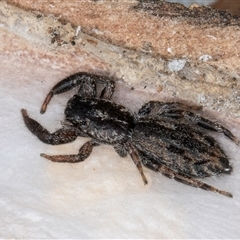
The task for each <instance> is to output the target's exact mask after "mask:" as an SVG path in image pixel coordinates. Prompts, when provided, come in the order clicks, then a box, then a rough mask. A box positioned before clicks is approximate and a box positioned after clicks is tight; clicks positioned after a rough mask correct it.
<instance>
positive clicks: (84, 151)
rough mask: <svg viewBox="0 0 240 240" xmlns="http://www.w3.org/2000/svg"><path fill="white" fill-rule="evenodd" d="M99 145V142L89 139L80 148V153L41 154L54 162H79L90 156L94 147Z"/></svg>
mask: <svg viewBox="0 0 240 240" xmlns="http://www.w3.org/2000/svg"><path fill="white" fill-rule="evenodd" d="M98 145H99V144H97V143H95V142H93V141H88V142H86V143H84V144H83V145H82V147H81V148H80V149H79V152H78V154H76V155H47V154H45V153H41V154H40V156H41V157H44V158H46V159H48V160H51V161H53V162H69V163H77V162H82V161H84V160H85V159H86V158H88V157H89V156H90V154H91V153H92V149H93V147H94V146H98Z"/></svg>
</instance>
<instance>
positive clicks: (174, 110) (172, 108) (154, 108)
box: [138, 101, 240, 145]
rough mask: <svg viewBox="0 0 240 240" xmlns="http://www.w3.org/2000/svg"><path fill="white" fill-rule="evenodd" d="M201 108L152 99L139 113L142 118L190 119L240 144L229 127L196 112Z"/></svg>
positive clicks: (189, 120)
mask: <svg viewBox="0 0 240 240" xmlns="http://www.w3.org/2000/svg"><path fill="white" fill-rule="evenodd" d="M201 109H202V107H201V106H197V105H196V106H188V105H186V104H183V103H179V102H171V103H164V102H158V101H150V102H149V103H147V104H145V105H144V106H143V107H142V108H141V109H140V110H139V113H138V115H139V117H140V118H147V119H156V120H157V119H162V118H173V119H179V120H182V121H188V122H191V123H193V124H196V125H198V126H200V127H202V128H205V129H207V130H210V131H214V132H218V133H223V134H224V135H225V136H226V137H228V138H229V139H231V140H232V141H234V142H235V143H236V144H237V145H240V142H239V140H238V139H237V137H235V136H234V135H233V134H232V133H231V132H230V131H229V130H228V129H226V128H225V127H223V126H222V125H220V124H217V123H214V122H212V121H210V120H208V119H206V118H203V117H201V116H200V115H198V114H196V113H194V111H199V110H201ZM192 111H193V112H192Z"/></svg>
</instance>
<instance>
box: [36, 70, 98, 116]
mask: <svg viewBox="0 0 240 240" xmlns="http://www.w3.org/2000/svg"><path fill="white" fill-rule="evenodd" d="M94 78H96V76H95V75H92V74H89V73H84V72H79V73H76V74H73V75H71V76H69V77H66V78H64V79H63V80H61V81H60V82H58V83H57V84H56V85H55V86H54V87H53V88H52V89H51V90H50V92H49V93H48V95H47V97H46V98H45V100H44V102H43V104H42V107H41V111H40V112H41V113H45V111H46V109H47V105H48V103H49V102H50V100H51V99H52V97H53V96H54V95H56V94H60V93H64V92H67V91H69V90H71V89H73V88H75V87H77V86H79V85H80V84H83V83H84V81H85V82H88V83H89V87H88V89H87V88H86V84H83V85H85V86H84V87H83V89H84V90H85V92H84V97H87V96H92V95H94V96H95V95H96V85H95V83H94ZM80 89H81V87H80ZM80 93H83V91H81V90H80Z"/></svg>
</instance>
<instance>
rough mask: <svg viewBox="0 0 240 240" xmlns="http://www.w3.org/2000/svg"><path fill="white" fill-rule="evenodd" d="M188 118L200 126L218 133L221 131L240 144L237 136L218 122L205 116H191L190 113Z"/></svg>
mask: <svg viewBox="0 0 240 240" xmlns="http://www.w3.org/2000/svg"><path fill="white" fill-rule="evenodd" d="M189 119H190V121H192V122H194V123H196V124H198V125H199V126H200V127H202V128H205V129H207V130H210V131H214V132H218V133H223V134H224V135H225V136H226V137H228V138H229V139H231V140H232V141H234V142H235V143H236V144H237V145H239V144H240V143H239V140H238V139H237V137H235V136H234V135H233V134H232V133H231V132H230V131H229V130H228V129H226V128H225V127H223V126H222V125H220V124H217V123H214V122H212V121H210V120H208V119H206V118H202V117H200V116H199V115H196V116H192V113H191V114H189Z"/></svg>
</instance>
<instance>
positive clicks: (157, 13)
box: [0, 0, 240, 118]
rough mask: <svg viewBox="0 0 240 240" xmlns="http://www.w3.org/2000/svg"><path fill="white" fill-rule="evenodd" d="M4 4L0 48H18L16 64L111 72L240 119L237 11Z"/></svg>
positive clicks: (147, 4) (131, 4) (160, 5)
mask: <svg viewBox="0 0 240 240" xmlns="http://www.w3.org/2000/svg"><path fill="white" fill-rule="evenodd" d="M7 2H8V3H5V2H0V15H1V20H0V21H1V35H2V38H4V39H5V41H2V42H1V44H0V47H1V52H2V53H4V54H5V55H7V59H8V61H9V59H12V61H14V59H13V58H14V57H15V55H16V54H13V53H16V51H20V49H21V51H23V50H24V54H21V59H22V61H21V62H19V55H18V60H17V61H15V63H16V64H21V66H22V65H23V64H24V62H26V61H27V62H28V63H27V65H28V66H29V64H30V66H33V67H35V65H36V64H37V65H39V66H42V68H44V69H45V70H46V69H48V71H49V72H51V71H55V70H56V68H59V71H58V74H59V75H58V76H61V75H62V76H65V75H68V74H70V73H73V72H76V71H79V70H84V71H92V72H98V73H102V74H107V75H115V77H116V78H118V79H122V80H124V81H126V82H128V83H129V84H131V85H134V86H135V88H140V89H141V88H142V89H144V90H146V91H147V89H149V88H150V89H151V90H154V91H155V92H158V93H159V97H160V98H161V96H166V95H167V96H168V97H169V99H182V100H185V101H191V102H195V103H199V104H201V105H204V106H208V107H210V108H211V109H214V110H217V111H220V112H224V113H226V114H227V115H228V116H231V117H236V118H239V117H240V113H239V102H240V91H239V80H240V74H239V72H240V67H239V66H240V58H239V55H240V18H239V17H236V16H235V17H233V16H231V15H230V14H228V13H226V12H223V11H216V10H213V9H211V8H209V7H199V6H197V5H191V6H190V7H189V8H186V7H184V6H183V5H180V4H172V3H165V2H159V1H150V0H148V1H70V2H69V1H67V2H65V1H60V2H59V1H57V0H53V1H51V2H48V1H46V2H45V1H40V2H36V1H27V0H25V1H20V0H15V1H10V0H9V1H7ZM11 4H14V5H17V6H19V7H21V8H22V9H25V10H26V11H25V10H21V9H19V8H15V7H13V6H12V5H11ZM31 61H32V65H31ZM46 63H47V64H46ZM54 65H57V66H55V67H54ZM63 66H65V67H64V68H65V69H63ZM66 66H67V67H66ZM18 67H20V66H18ZM22 68H24V67H23V66H22ZM29 68H30V67H29ZM29 71H31V70H29Z"/></svg>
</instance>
